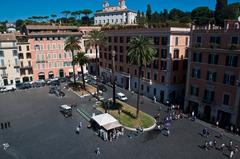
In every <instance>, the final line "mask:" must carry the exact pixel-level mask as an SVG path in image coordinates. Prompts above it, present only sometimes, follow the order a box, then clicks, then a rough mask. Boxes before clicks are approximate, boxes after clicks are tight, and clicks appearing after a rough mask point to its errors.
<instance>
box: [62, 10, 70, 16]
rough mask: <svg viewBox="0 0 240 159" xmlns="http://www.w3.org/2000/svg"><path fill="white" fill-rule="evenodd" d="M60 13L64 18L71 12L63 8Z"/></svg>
mask: <svg viewBox="0 0 240 159" xmlns="http://www.w3.org/2000/svg"><path fill="white" fill-rule="evenodd" d="M61 14H62V15H63V16H64V17H65V18H68V15H69V14H71V12H70V11H68V10H65V11H62V12H61Z"/></svg>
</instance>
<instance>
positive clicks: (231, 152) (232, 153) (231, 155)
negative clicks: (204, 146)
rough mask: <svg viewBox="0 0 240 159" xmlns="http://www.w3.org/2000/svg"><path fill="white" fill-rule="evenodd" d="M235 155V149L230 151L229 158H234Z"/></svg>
mask: <svg viewBox="0 0 240 159" xmlns="http://www.w3.org/2000/svg"><path fill="white" fill-rule="evenodd" d="M233 155H234V152H233V150H231V151H230V155H229V158H233Z"/></svg>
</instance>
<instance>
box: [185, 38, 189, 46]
mask: <svg viewBox="0 0 240 159" xmlns="http://www.w3.org/2000/svg"><path fill="white" fill-rule="evenodd" d="M185 45H186V46H188V37H186V39H185Z"/></svg>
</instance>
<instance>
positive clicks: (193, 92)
mask: <svg viewBox="0 0 240 159" xmlns="http://www.w3.org/2000/svg"><path fill="white" fill-rule="evenodd" d="M191 95H193V96H198V95H199V88H198V87H194V86H191Z"/></svg>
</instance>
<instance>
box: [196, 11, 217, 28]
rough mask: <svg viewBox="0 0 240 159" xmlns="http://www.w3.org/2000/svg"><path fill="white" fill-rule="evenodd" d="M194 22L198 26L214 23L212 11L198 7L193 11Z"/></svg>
mask: <svg viewBox="0 0 240 159" xmlns="http://www.w3.org/2000/svg"><path fill="white" fill-rule="evenodd" d="M191 17H192V20H193V21H194V24H196V25H200V26H203V25H208V24H209V23H210V22H212V21H213V19H214V17H213V11H211V10H210V9H209V8H208V7H198V8H195V9H194V10H192V13H191Z"/></svg>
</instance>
